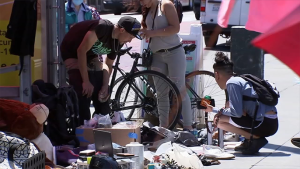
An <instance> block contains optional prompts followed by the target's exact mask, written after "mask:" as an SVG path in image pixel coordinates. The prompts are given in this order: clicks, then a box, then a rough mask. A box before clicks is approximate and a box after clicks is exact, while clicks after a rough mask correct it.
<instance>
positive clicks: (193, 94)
mask: <svg viewBox="0 0 300 169" xmlns="http://www.w3.org/2000/svg"><path fill="white" fill-rule="evenodd" d="M195 48H196V45H195V44H190V45H186V46H184V50H185V52H186V53H188V52H192V51H194V50H195ZM130 49H131V48H130ZM130 49H129V50H130ZM129 50H128V52H127V51H126V52H127V53H128V54H129V55H130V56H131V57H132V58H135V61H134V64H133V66H132V68H131V71H130V72H131V73H132V72H133V71H134V72H138V71H139V70H138V69H137V66H141V65H139V64H137V62H138V59H139V58H141V57H140V54H138V53H134V54H130V53H129ZM132 55H134V56H132ZM116 64H117V66H118V64H119V60H117V63H116ZM117 70H118V71H119V72H121V75H122V76H121V77H120V78H118V79H117V80H116V82H115V83H111V84H114V85H113V86H111V90H112V89H113V87H114V86H115V85H116V84H117V83H120V82H121V81H122V80H124V76H126V73H125V71H122V70H121V69H120V68H118V67H117ZM114 72H116V71H114ZM113 78H115V77H113ZM209 78H212V80H208V79H209ZM196 81H200V82H201V83H200V85H198V88H195V89H194V88H193V87H192V86H193V84H191V82H193V83H195V82H196ZM144 82H145V83H149V81H147V80H145V79H144ZM203 82H206V83H205V84H204V83H203ZM208 82H215V79H214V73H213V72H209V71H205V70H200V71H193V72H190V73H188V74H187V75H186V86H187V92H188V94H189V96H190V99H191V108H192V110H193V114H201V112H204V111H203V110H201V109H199V107H198V105H199V104H200V100H201V98H203V97H204V96H205V95H210V96H211V97H212V98H213V99H214V100H213V101H214V103H215V105H216V106H222V107H223V106H224V104H225V100H226V97H227V95H226V92H225V94H222V93H221V94H220V92H223V91H222V90H221V89H220V88H219V87H218V85H217V84H216V83H214V84H209V85H208V86H207V84H208ZM216 86H217V87H216ZM153 87H154V86H151V85H149V86H148V87H147V91H148V93H150V94H151V95H150V96H148V98H149V99H150V100H152V101H153V102H157V98H155V90H154V89H153ZM205 89H206V90H205ZM208 89H210V90H208ZM215 89H217V90H218V91H217V92H215ZM201 90H202V91H201ZM224 96H225V98H224ZM116 97H121V94H120V93H118V95H116ZM116 97H115V98H116ZM127 97H128V92H127V93H126V95H125V96H124V98H125V101H126V99H127ZM173 99H174V98H173V95H172V94H169V100H171V101H172V100H173ZM138 101H139V99H138V97H137V95H136V92H134V96H133V101H131V103H133V104H137V102H138ZM123 104H125V103H123ZM152 104H153V103H152ZM170 105H171V107H170V109H171V110H172V103H171V102H170ZM136 108H137V107H131V109H130V112H129V113H125V114H127V117H126V119H127V120H132V119H135V118H140V116H139V115H136V116H135V117H133V115H134V112H135V111H136ZM173 108H174V107H173ZM113 110H114V109H113ZM123 110H124V109H123ZM178 110H179V109H178ZM180 110H181V109H180ZM141 111H143V110H141ZM156 111H157V109H155V108H152V109H151V111H150V112H151V113H149V109H148V110H146V113H148V114H150V115H151V116H154V117H155V118H158V117H159V114H158V112H156ZM137 112H140V111H137ZM171 112H172V114H170V116H172V119H174V120H173V121H172V123H171V124H169V127H168V128H169V129H173V128H174V127H175V126H176V124H177V123H178V122H179V125H181V126H182V121H181V120H179V117H180V113H181V111H180V112H179V111H174V110H172V111H171ZM138 114H139V113H138ZM202 114H204V113H202ZM205 115H206V116H205V119H206V120H207V118H208V117H207V114H205ZM144 117H145V114H144ZM174 117H176V118H174Z"/></svg>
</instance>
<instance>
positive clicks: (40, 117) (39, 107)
mask: <svg viewBox="0 0 300 169" xmlns="http://www.w3.org/2000/svg"><path fill="white" fill-rule="evenodd" d="M29 111H30V112H31V113H32V114H33V115H34V116H35V118H36V121H37V122H38V123H39V124H43V123H44V122H45V121H46V120H47V118H48V115H49V109H48V108H47V107H46V106H45V105H44V104H32V105H31V108H30V110H29Z"/></svg>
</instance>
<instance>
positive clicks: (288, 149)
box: [264, 144, 300, 154]
mask: <svg viewBox="0 0 300 169" xmlns="http://www.w3.org/2000/svg"><path fill="white" fill-rule="evenodd" d="M264 148H268V149H272V150H278V149H279V150H278V151H286V152H290V153H295V154H300V148H297V147H295V148H294V147H287V146H282V145H276V144H267V145H266V146H265V147H264Z"/></svg>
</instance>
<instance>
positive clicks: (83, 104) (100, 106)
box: [68, 69, 111, 125]
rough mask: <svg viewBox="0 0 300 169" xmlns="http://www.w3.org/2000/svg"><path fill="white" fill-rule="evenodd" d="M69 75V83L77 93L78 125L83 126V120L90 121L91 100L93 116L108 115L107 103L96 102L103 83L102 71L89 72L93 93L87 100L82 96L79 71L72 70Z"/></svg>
mask: <svg viewBox="0 0 300 169" xmlns="http://www.w3.org/2000/svg"><path fill="white" fill-rule="evenodd" d="M68 74H69V83H70V85H71V86H73V87H74V90H75V91H76V93H77V97H78V104H79V115H80V124H81V125H83V124H84V120H90V119H91V112H90V105H91V100H93V105H94V107H95V112H94V113H95V114H101V115H106V114H109V113H110V111H111V110H110V107H109V103H108V101H107V102H104V103H101V102H100V101H99V100H98V94H99V91H100V89H101V87H102V83H103V71H89V72H88V74H89V80H90V82H91V84H92V85H93V86H94V92H93V95H92V97H90V98H87V97H86V96H83V95H82V78H81V74H80V71H79V70H78V69H73V70H69V71H68Z"/></svg>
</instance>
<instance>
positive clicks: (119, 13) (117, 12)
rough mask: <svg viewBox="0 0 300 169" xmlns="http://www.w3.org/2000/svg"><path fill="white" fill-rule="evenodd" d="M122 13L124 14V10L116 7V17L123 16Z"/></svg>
mask: <svg viewBox="0 0 300 169" xmlns="http://www.w3.org/2000/svg"><path fill="white" fill-rule="evenodd" d="M121 13H122V8H120V7H116V8H115V9H114V14H115V15H121Z"/></svg>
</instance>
